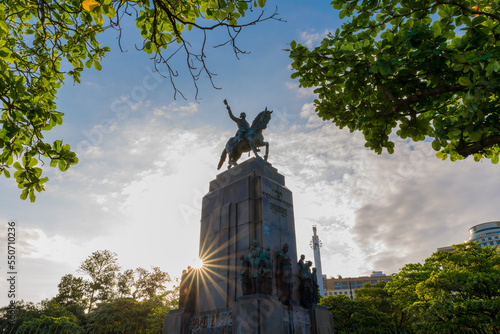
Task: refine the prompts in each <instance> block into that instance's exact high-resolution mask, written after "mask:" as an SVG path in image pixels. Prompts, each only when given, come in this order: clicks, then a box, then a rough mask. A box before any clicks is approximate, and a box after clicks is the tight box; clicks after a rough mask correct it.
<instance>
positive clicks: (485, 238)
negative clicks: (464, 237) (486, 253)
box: [468, 221, 500, 247]
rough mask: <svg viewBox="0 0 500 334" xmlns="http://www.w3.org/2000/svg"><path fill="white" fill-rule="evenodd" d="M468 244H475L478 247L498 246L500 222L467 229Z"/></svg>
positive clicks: (499, 242) (499, 241)
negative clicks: (468, 235)
mask: <svg viewBox="0 0 500 334" xmlns="http://www.w3.org/2000/svg"><path fill="white" fill-rule="evenodd" d="M469 234H470V237H469V240H468V242H477V243H478V244H479V246H481V247H484V246H499V245H500V221H494V222H489V223H483V224H479V225H476V226H473V227H471V228H470V229H469Z"/></svg>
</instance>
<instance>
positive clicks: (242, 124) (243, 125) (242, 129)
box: [224, 100, 250, 142]
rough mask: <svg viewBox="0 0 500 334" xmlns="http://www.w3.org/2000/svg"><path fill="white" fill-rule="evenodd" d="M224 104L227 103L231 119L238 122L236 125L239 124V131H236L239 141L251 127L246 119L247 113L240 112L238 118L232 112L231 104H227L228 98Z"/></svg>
mask: <svg viewBox="0 0 500 334" xmlns="http://www.w3.org/2000/svg"><path fill="white" fill-rule="evenodd" d="M224 104H225V105H226V108H227V112H228V113H229V117H231V119H232V120H233V121H234V122H235V123H236V125H238V132H236V136H237V137H238V142H240V141H242V140H244V139H245V135H246V134H247V132H248V130H249V129H250V124H248V122H247V120H246V117H247V114H245V113H244V112H242V113H241V114H240V118H236V117H235V116H234V115H233V113H232V112H231V108H230V107H229V104H227V100H224Z"/></svg>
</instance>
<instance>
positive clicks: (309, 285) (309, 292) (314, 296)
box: [298, 254, 319, 308]
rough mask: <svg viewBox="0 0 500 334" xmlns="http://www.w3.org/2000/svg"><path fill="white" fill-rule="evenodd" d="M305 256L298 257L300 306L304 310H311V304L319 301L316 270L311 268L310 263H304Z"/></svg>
mask: <svg viewBox="0 0 500 334" xmlns="http://www.w3.org/2000/svg"><path fill="white" fill-rule="evenodd" d="M304 260H305V255H303V254H302V255H301V256H300V260H299V262H298V265H299V279H300V305H302V307H305V308H311V307H312V305H313V304H317V303H318V301H319V290H318V288H319V285H318V279H317V276H316V268H312V271H311V267H312V262H311V261H306V262H304Z"/></svg>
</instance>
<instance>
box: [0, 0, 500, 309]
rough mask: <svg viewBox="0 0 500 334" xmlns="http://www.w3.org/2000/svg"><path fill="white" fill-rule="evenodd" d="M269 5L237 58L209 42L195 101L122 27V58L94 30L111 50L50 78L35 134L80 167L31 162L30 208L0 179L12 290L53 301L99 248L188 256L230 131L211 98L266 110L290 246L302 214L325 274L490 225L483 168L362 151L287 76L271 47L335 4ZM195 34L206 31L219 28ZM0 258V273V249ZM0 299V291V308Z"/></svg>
mask: <svg viewBox="0 0 500 334" xmlns="http://www.w3.org/2000/svg"><path fill="white" fill-rule="evenodd" d="M275 5H277V6H278V12H279V17H282V18H283V19H284V20H286V22H276V21H267V22H264V23H262V24H259V25H257V26H252V27H249V28H247V29H245V30H244V31H243V32H242V33H241V35H240V36H239V43H240V44H239V46H240V48H241V49H243V50H246V51H249V52H250V54H248V55H242V56H240V60H237V59H236V58H235V57H234V55H233V54H232V51H231V49H230V48H229V47H224V48H219V49H210V50H209V52H208V58H207V61H208V66H209V68H210V69H211V71H212V72H214V73H216V74H217V76H216V77H215V78H214V81H215V84H216V85H217V86H218V87H221V89H220V90H215V89H213V88H212V87H211V86H210V83H209V81H208V80H207V79H206V78H202V79H201V80H200V81H199V82H198V84H199V88H200V91H199V96H198V101H195V100H194V95H195V91H194V87H193V85H192V82H191V80H190V78H189V77H188V76H186V75H185V74H186V73H185V69H183V68H182V62H183V59H182V57H179V59H178V65H179V67H178V69H179V71H180V72H181V76H180V77H179V79H178V81H177V84H178V86H179V87H180V88H181V89H182V91H183V93H184V94H185V95H186V97H187V100H183V99H182V98H178V99H177V100H174V99H173V89H172V87H171V85H170V82H169V80H168V79H165V78H162V77H160V76H159V75H158V74H155V73H152V71H151V69H152V63H151V60H150V59H149V56H148V55H147V54H145V53H141V52H139V51H136V50H135V47H134V43H139V42H140V39H139V38H138V36H137V32H136V31H135V28H134V24H133V23H132V22H128V23H126V27H125V28H126V29H125V30H124V39H123V41H122V42H123V45H124V49H126V50H128V51H127V52H125V53H121V52H120V51H119V49H118V45H117V42H116V40H115V37H116V35H114V34H113V33H112V32H109V34H107V35H106V36H105V38H104V39H103V40H102V41H103V42H104V43H105V44H107V45H109V46H111V48H112V52H111V53H110V54H109V55H108V56H107V57H106V58H105V59H104V60H103V62H102V65H103V70H102V71H100V72H98V71H95V70H93V69H92V70H87V71H85V73H84V74H83V77H82V83H81V84H80V85H72V83H71V82H67V83H66V85H65V86H64V87H63V88H62V89H61V91H60V94H59V96H58V98H59V100H58V108H59V110H60V111H62V112H64V113H65V118H64V123H63V125H62V126H59V127H58V128H56V129H55V130H54V131H52V132H51V133H50V134H48V135H47V138H51V139H52V140H55V139H63V140H64V142H65V143H69V144H71V146H72V147H73V148H74V149H75V150H76V151H77V153H78V156H79V158H80V163H79V164H78V165H76V166H73V167H71V169H70V170H69V171H67V172H65V173H61V172H59V171H58V170H54V169H51V168H50V167H48V164H47V165H46V166H44V167H43V168H44V170H45V173H46V174H47V175H48V176H49V178H50V181H49V183H48V184H47V186H46V191H45V192H44V193H42V194H39V195H38V197H37V201H36V203H34V204H32V203H30V202H27V201H22V200H20V199H19V194H20V192H19V190H18V189H17V187H16V185H15V184H14V181H13V180H8V179H4V178H2V179H1V180H0V189H1V192H0V229H3V230H4V231H5V232H2V233H0V236H2V241H3V242H2V244H4V241H5V235H6V231H7V221H9V220H12V219H14V220H15V221H16V222H17V225H18V232H19V233H18V256H19V261H20V263H19V285H18V292H19V297H20V298H22V299H24V300H30V301H35V302H36V301H40V300H42V299H44V298H50V297H53V296H55V294H56V293H57V284H58V282H59V280H60V278H61V277H62V276H63V275H65V274H68V273H72V274H76V269H77V268H78V266H79V264H80V262H81V261H83V260H84V259H85V258H86V257H87V256H89V255H90V254H91V253H92V252H93V251H96V250H102V249H108V250H111V251H114V252H116V253H117V254H118V259H119V262H120V264H121V266H122V268H123V269H134V268H137V267H144V268H147V269H149V268H150V267H151V266H159V267H160V268H161V269H162V270H164V271H167V272H169V273H170V274H171V276H174V277H175V276H180V273H181V271H182V269H183V268H185V267H186V266H188V265H190V264H191V263H192V261H193V260H194V259H195V258H196V256H197V255H198V243H199V220H200V214H201V212H200V210H201V199H202V197H203V195H205V194H206V193H207V191H208V183H209V182H210V181H211V180H212V179H214V178H215V176H216V175H217V173H218V171H217V170H216V165H217V162H218V159H219V156H220V153H221V151H222V149H223V148H224V145H225V142H226V140H227V139H228V138H229V137H230V136H232V135H234V133H235V131H236V126H235V124H234V123H233V122H232V121H231V120H230V119H229V117H228V116H227V112H226V110H225V106H224V104H223V102H222V101H223V100H224V99H227V100H228V101H229V104H230V105H231V107H232V110H233V111H234V112H235V113H237V114H239V113H240V112H243V111H244V112H246V114H247V116H248V117H249V118H250V119H253V117H255V115H257V113H258V112H260V111H261V110H263V109H264V108H265V107H266V106H267V107H268V108H269V109H272V110H274V113H273V119H272V120H271V122H270V125H269V127H268V129H267V130H266V131H265V132H264V136H265V138H266V140H267V141H269V142H270V157H269V162H270V163H271V164H272V165H273V166H274V167H276V168H277V169H278V171H279V172H280V173H281V174H283V175H285V177H286V182H287V186H288V188H289V189H290V190H291V191H292V192H293V194H294V211H295V223H296V230H297V249H298V252H299V253H301V254H302V253H303V254H305V255H306V257H307V258H310V259H312V258H313V254H312V250H311V249H310V247H309V241H310V239H311V237H312V225H314V224H316V225H317V226H318V234H319V236H320V239H321V240H322V241H323V248H322V250H321V251H322V258H323V263H322V267H323V272H324V273H325V274H327V275H329V276H337V275H342V276H344V277H346V276H359V275H364V274H369V273H370V272H371V271H373V270H382V271H384V272H385V273H387V274H390V273H393V272H396V271H397V270H398V269H399V268H401V267H402V266H403V265H404V264H405V263H409V262H417V261H421V260H423V259H424V258H426V257H428V256H429V255H430V254H431V253H432V252H434V251H435V250H436V248H437V247H442V246H447V245H450V244H453V243H458V242H462V241H464V240H466V239H467V238H468V233H467V232H468V228H469V227H471V226H473V225H475V224H479V223H483V222H486V221H491V220H498V218H499V217H500V212H499V211H500V209H499V208H498V205H496V202H497V201H498V197H499V193H500V190H499V187H498V184H499V176H498V166H494V165H491V164H490V163H489V162H487V161H485V162H479V163H475V162H473V161H472V160H466V161H462V162H455V163H451V162H449V161H445V162H443V161H440V160H438V159H436V158H435V156H434V151H433V150H432V148H431V147H430V144H429V143H424V142H421V143H411V142H408V141H403V140H396V148H395V150H396V153H395V154H393V155H389V154H382V155H377V154H375V153H374V152H371V151H368V150H367V149H366V148H364V142H363V138H362V136H361V135H360V134H359V133H353V134H351V133H349V132H348V131H345V130H339V129H337V128H336V127H335V126H334V125H333V124H331V123H328V122H323V121H321V120H320V119H319V118H318V117H317V116H316V115H315V114H314V107H313V105H312V102H313V100H314V98H315V97H314V95H313V93H312V91H311V90H307V89H299V88H298V85H297V81H294V80H291V79H290V75H291V73H292V72H291V69H290V59H289V58H288V54H287V52H284V51H282V50H283V49H286V48H287V47H288V45H289V43H290V41H291V40H294V39H295V40H297V41H298V42H300V43H302V44H305V45H308V46H313V45H315V44H316V43H318V42H319V41H320V40H321V38H322V37H324V36H325V34H326V31H329V30H335V29H336V28H338V27H339V25H340V22H339V20H338V18H337V14H336V11H335V10H333V9H332V8H331V6H330V5H329V4H328V2H326V1H269V2H268V7H269V8H268V9H267V11H268V12H269V13H271V12H272V11H273V9H274V6H275ZM193 38H194V39H196V38H197V37H196V36H193ZM209 38H210V39H211V41H213V42H214V43H217V42H218V41H221V40H222V39H221V38H222V36H221V35H220V34H219V32H215V33H214V34H212V35H210V37H209ZM2 226H3V227H2ZM0 253H1V254H0V256H1V258H2V259H3V260H1V262H0V267H1V268H0V275H2V277H5V275H6V270H5V264H6V263H5V261H6V260H5V259H6V255H5V249H2V250H1V251H0ZM5 284H6V283H5V282H4V280H2V281H0V285H1V286H2V289H1V291H5V290H4V289H3V286H4V285H5ZM7 302H8V300H7V296H6V295H5V294H3V293H2V294H1V295H0V303H1V304H2V305H4V304H6V303H7Z"/></svg>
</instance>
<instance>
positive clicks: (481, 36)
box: [290, 0, 500, 164]
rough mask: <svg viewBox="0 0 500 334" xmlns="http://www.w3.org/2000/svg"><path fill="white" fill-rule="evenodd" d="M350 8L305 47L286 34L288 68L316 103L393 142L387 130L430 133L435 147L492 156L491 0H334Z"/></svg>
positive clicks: (324, 112)
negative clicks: (331, 28)
mask: <svg viewBox="0 0 500 334" xmlns="http://www.w3.org/2000/svg"><path fill="white" fill-rule="evenodd" d="M332 5H333V7H334V8H335V9H337V10H339V18H340V19H344V18H346V17H347V18H349V19H348V20H347V21H346V22H345V23H343V25H342V28H341V29H337V30H336V31H335V32H332V33H329V34H328V36H327V37H326V38H325V39H323V41H322V42H321V44H320V45H319V46H318V47H316V48H314V49H312V50H310V49H308V48H307V47H305V46H303V45H300V44H297V43H296V42H295V41H293V42H292V43H291V49H290V57H291V59H292V60H293V63H292V66H293V69H294V73H293V74H292V78H299V82H300V85H301V86H302V87H314V88H315V90H314V92H315V93H316V94H317V99H316V100H315V101H314V103H315V107H316V112H317V114H318V116H319V117H321V118H323V119H324V120H332V121H333V122H334V123H335V124H336V125H337V126H339V127H340V128H344V127H347V128H348V129H349V130H350V131H351V132H353V131H355V130H356V131H361V132H362V133H363V135H364V137H365V139H366V144H365V146H366V147H369V148H370V149H372V150H374V151H375V152H377V153H379V154H380V153H382V151H383V149H385V150H387V151H388V152H389V153H393V152H394V142H393V141H392V139H391V135H394V134H395V135H396V136H399V137H400V138H403V139H406V138H409V139H411V140H413V141H421V140H431V139H432V147H433V148H434V150H436V151H439V152H438V153H437V154H436V156H437V157H438V158H440V159H443V160H445V159H447V157H449V158H450V159H451V160H452V161H455V160H459V159H464V158H466V157H468V156H473V157H474V160H476V161H478V160H480V159H481V158H487V159H491V162H492V163H495V164H496V163H498V161H499V153H500V146H499V143H500V122H499V121H500V119H499V116H500V109H499V99H500V95H499V92H500V90H499V88H500V86H499V83H500V62H499V56H500V42H499V38H500V12H499V8H500V1H499V0H474V1H471V0H453V1H442V0H438V1H431V0H410V1H400V0H383V1H372V0H363V1H358V0H347V1H344V0H342V1H341V0H334V1H332Z"/></svg>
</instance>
